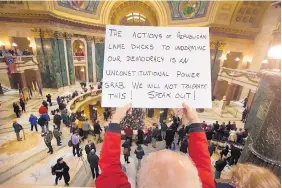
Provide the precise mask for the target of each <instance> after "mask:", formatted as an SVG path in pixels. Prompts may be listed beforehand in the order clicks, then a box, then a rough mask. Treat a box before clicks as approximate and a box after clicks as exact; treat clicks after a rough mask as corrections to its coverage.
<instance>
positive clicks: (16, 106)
mask: <svg viewBox="0 0 282 188" xmlns="http://www.w3.org/2000/svg"><path fill="white" fill-rule="evenodd" d="M13 108H14V112H15V113H18V112H19V111H20V107H19V105H17V104H15V105H13Z"/></svg>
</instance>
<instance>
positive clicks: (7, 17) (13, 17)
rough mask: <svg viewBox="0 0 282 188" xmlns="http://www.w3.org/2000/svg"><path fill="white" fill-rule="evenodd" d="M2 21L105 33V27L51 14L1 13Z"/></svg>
mask: <svg viewBox="0 0 282 188" xmlns="http://www.w3.org/2000/svg"><path fill="white" fill-rule="evenodd" d="M0 21H3V22H20V23H34V24H42V23H44V24H52V25H56V24H64V25H67V26H70V27H76V28H75V29H78V30H81V28H83V29H93V30H97V31H98V32H99V31H103V32H104V31H105V28H106V27H105V25H97V24H92V23H85V22H84V23H82V22H81V21H75V20H71V19H69V18H64V17H59V16H57V15H54V14H50V13H8V12H0Z"/></svg>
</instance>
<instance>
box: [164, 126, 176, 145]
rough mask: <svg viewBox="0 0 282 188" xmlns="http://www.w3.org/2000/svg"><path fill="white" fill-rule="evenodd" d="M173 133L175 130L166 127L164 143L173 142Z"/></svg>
mask: <svg viewBox="0 0 282 188" xmlns="http://www.w3.org/2000/svg"><path fill="white" fill-rule="evenodd" d="M174 134H175V132H174V130H172V129H168V130H167V131H166V135H165V141H166V145H170V144H171V143H172V142H173V140H174Z"/></svg>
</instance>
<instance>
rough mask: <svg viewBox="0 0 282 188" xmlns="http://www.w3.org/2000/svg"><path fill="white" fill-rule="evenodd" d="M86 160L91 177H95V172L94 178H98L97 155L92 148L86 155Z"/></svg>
mask: <svg viewBox="0 0 282 188" xmlns="http://www.w3.org/2000/svg"><path fill="white" fill-rule="evenodd" d="M87 160H88V163H89V165H90V169H91V172H92V177H93V179H95V174H96V178H98V176H99V167H98V163H99V157H98V156H97V155H96V153H95V150H94V149H92V150H91V151H90V153H89V154H88V155H87ZM94 171H95V173H94Z"/></svg>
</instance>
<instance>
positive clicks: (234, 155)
mask: <svg viewBox="0 0 282 188" xmlns="http://www.w3.org/2000/svg"><path fill="white" fill-rule="evenodd" d="M241 153H242V149H240V148H238V147H236V146H234V145H231V158H230V165H233V164H235V165H236V164H237V162H238V160H239V158H240V156H241Z"/></svg>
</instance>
